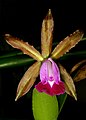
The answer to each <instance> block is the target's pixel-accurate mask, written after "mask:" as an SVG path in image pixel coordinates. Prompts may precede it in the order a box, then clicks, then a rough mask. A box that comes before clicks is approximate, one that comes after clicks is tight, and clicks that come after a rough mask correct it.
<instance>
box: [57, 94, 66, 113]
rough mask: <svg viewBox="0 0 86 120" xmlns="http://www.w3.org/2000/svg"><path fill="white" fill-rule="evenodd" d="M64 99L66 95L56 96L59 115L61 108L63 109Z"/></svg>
mask: <svg viewBox="0 0 86 120" xmlns="http://www.w3.org/2000/svg"><path fill="white" fill-rule="evenodd" d="M66 98H67V94H66V93H65V94H62V95H59V96H57V99H58V104H59V114H60V112H61V110H62V108H63V105H64V103H65V100H66Z"/></svg>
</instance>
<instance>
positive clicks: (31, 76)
mask: <svg viewBox="0 0 86 120" xmlns="http://www.w3.org/2000/svg"><path fill="white" fill-rule="evenodd" d="M53 28H54V21H53V17H52V13H51V10H50V9H49V11H48V14H47V15H46V17H45V18H44V20H43V23H42V30H41V53H39V51H37V50H36V49H35V48H34V47H33V46H31V45H29V44H28V43H27V42H24V41H23V40H20V39H18V38H15V37H12V36H11V35H10V34H5V39H6V41H7V43H8V44H10V45H11V46H12V47H14V48H17V49H20V50H21V51H22V52H23V53H24V54H26V55H29V56H30V57H32V58H33V59H35V60H37V62H35V63H34V64H33V65H32V66H31V67H29V69H28V70H27V71H26V72H25V74H24V76H23V77H22V79H21V81H20V82H19V85H18V88H17V95H16V99H15V100H17V99H18V98H20V97H21V96H23V95H25V94H26V93H27V92H28V91H29V90H30V88H31V87H32V86H33V84H34V83H35V81H36V78H37V77H38V75H39V74H40V82H39V83H38V84H37V85H35V88H36V89H37V90H38V91H39V92H45V93H47V94H49V95H51V96H53V95H60V94H64V93H65V92H67V93H68V94H69V95H72V96H73V97H74V98H75V99H77V97H76V90H75V85H74V82H73V79H72V77H71V76H70V75H69V73H67V71H66V69H65V68H64V67H63V66H62V65H61V64H60V63H58V64H56V63H55V62H54V60H57V59H59V58H60V57H61V56H63V55H64V54H65V53H66V52H68V51H69V50H70V49H71V48H72V47H74V46H75V45H76V44H77V43H78V42H79V41H80V40H81V39H82V37H83V32H82V31H79V30H76V31H75V32H74V33H73V34H71V35H70V36H68V37H66V38H65V39H63V41H61V42H60V43H59V44H58V45H57V46H56V47H55V48H54V50H53V51H52V40H53ZM62 80H64V81H62Z"/></svg>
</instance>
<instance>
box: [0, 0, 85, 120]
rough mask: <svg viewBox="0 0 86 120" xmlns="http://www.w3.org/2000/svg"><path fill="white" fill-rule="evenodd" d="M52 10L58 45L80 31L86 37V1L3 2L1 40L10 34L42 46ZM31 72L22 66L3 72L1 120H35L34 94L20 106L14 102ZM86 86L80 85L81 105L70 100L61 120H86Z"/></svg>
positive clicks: (0, 4) (0, 72)
mask: <svg viewBox="0 0 86 120" xmlns="http://www.w3.org/2000/svg"><path fill="white" fill-rule="evenodd" d="M49 8H51V10H52V14H53V18H54V24H55V26H54V34H53V35H54V36H53V39H54V42H55V41H61V40H62V39H63V38H64V37H66V36H67V35H69V34H70V33H72V32H74V31H75V30H77V29H81V30H83V32H84V33H85V34H86V5H85V1H84V0H80V1H78V0H69V1H68V0H49V1H48V0H1V1H0V39H1V40H2V39H3V36H4V34H5V33H10V34H12V35H15V36H17V37H19V38H22V39H23V40H24V41H28V42H29V43H30V44H33V45H34V46H39V45H40V37H41V24H42V20H43V19H44V17H45V15H46V14H47V12H48V9H49ZM85 43H86V42H85ZM1 44H2V45H3V43H2V42H1ZM0 47H1V48H0V53H3V52H4V51H6V50H7V48H5V47H4V46H3V47H4V48H3V47H2V46H0ZM77 49H80V50H83V49H84V50H85V44H79V48H77ZM73 60H74V58H73ZM71 62H72V60H71ZM67 65H69V64H67ZM67 65H66V66H67ZM27 68H28V66H26V67H24V66H21V67H18V68H6V69H3V70H0V104H1V105H0V120H27V119H28V120H33V115H32V108H31V92H30V94H27V95H25V96H24V97H22V98H21V99H19V100H18V101H17V102H15V101H14V99H15V96H16V88H17V85H18V83H19V80H20V79H21V77H22V75H23V74H24V72H25V70H26V69H27ZM85 85H86V82H85V80H83V81H82V82H79V83H77V84H76V89H77V94H78V101H77V102H76V101H75V100H74V99H73V98H71V97H70V96H68V98H67V100H66V103H65V104H64V107H63V109H62V112H61V114H60V116H59V119H58V120H69V119H70V120H72V119H86V116H85V114H86V87H85Z"/></svg>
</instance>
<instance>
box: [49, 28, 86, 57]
mask: <svg viewBox="0 0 86 120" xmlns="http://www.w3.org/2000/svg"><path fill="white" fill-rule="evenodd" d="M83 35H84V34H83V32H82V31H79V30H76V31H75V32H74V33H73V34H70V36H67V37H66V38H65V39H64V40H63V41H61V42H60V43H59V44H58V45H57V46H56V47H55V49H54V50H53V52H52V53H51V57H52V58H54V59H58V58H59V57H61V56H62V55H64V54H65V53H66V52H68V51H69V50H70V49H71V48H72V47H74V46H75V45H76V44H77V43H78V42H79V41H80V40H81V39H82V37H83Z"/></svg>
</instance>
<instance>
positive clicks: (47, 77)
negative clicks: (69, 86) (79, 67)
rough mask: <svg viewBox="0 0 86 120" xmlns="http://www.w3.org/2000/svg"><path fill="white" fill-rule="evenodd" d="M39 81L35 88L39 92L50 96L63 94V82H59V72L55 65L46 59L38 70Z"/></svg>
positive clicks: (49, 59)
mask: <svg viewBox="0 0 86 120" xmlns="http://www.w3.org/2000/svg"><path fill="white" fill-rule="evenodd" d="M40 80H41V82H39V83H38V84H37V85H36V86H35V88H36V89H37V90H38V91H39V92H45V93H47V94H49V95H51V96H53V95H60V94H63V93H64V92H65V87H64V82H62V81H61V80H60V72H59V68H58V66H57V64H56V63H55V62H54V61H53V60H52V59H51V58H48V59H47V60H45V61H44V62H43V64H42V66H41V68H40Z"/></svg>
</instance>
